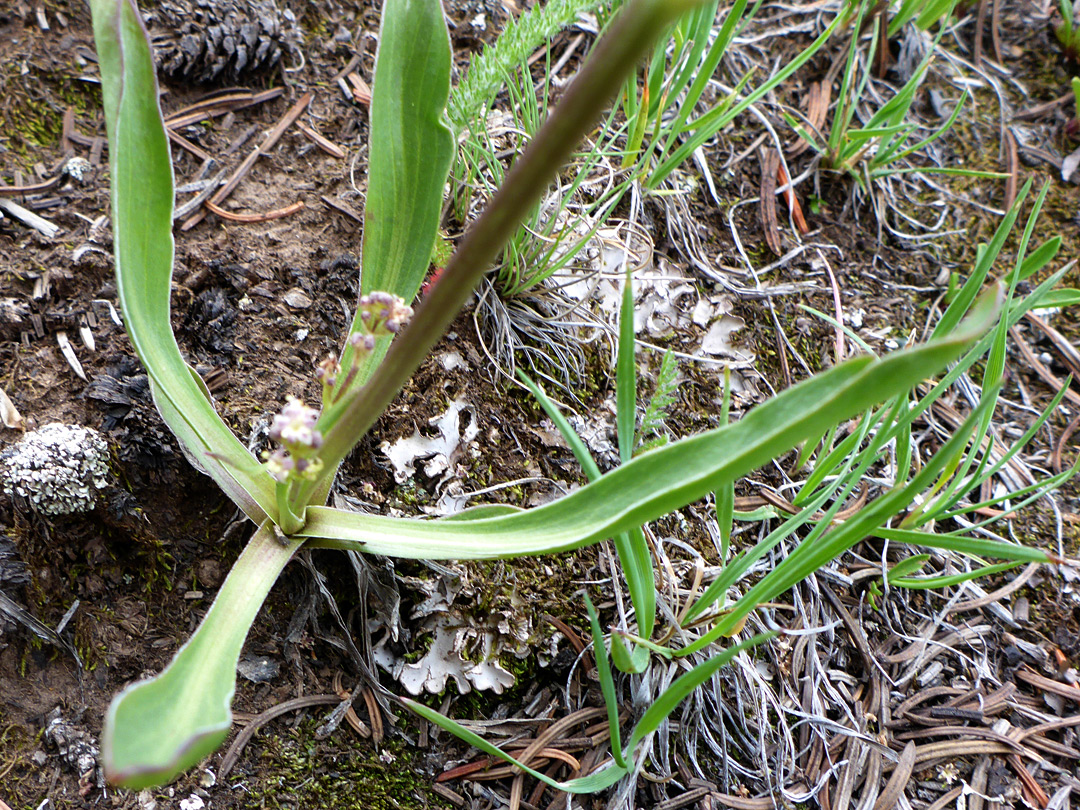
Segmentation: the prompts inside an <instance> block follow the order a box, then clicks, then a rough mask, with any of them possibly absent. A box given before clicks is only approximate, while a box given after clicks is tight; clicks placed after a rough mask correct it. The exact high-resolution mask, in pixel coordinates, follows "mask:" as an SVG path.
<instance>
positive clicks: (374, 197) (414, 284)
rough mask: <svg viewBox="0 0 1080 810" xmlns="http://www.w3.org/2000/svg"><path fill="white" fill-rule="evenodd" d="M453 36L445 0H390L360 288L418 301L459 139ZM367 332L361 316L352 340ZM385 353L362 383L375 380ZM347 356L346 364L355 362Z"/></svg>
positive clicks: (378, 67) (375, 102)
mask: <svg viewBox="0 0 1080 810" xmlns="http://www.w3.org/2000/svg"><path fill="white" fill-rule="evenodd" d="M449 95H450V36H449V34H448V33H447V31H446V22H445V20H444V19H443V10H442V4H441V3H439V1H438V0H385V3H384V4H383V16H382V25H381V27H380V29H379V49H378V53H377V55H376V61H375V85H374V88H373V90H372V99H371V139H370V147H369V148H370V157H369V161H368V166H369V168H368V191H367V201H366V203H365V206H364V248H363V257H362V262H363V269H362V272H361V289H362V291H363V292H364V293H371V292H375V291H377V290H381V291H385V292H390V293H393V294H394V295H400V296H401V297H402V298H404V299H405V300H406V301H407V302H411V301H412V300H413V298H415V297H416V293H417V291H418V290H419V289H420V284H421V283H422V282H423V280H424V276H425V275H426V274H427V270H428V267H429V265H430V261H431V250H432V247H433V246H434V244H435V236H436V234H437V233H438V229H439V217H440V215H441V212H442V201H443V187H444V186H445V185H446V178H447V176H448V175H449V174H450V161H451V160H452V158H453V156H454V138H453V135H452V134H451V132H450V127H449V126H448V125H447V122H446V118H445V110H446V100H447V98H448V97H449ZM360 327H361V322H360V313H359V312H357V314H356V316H355V317H354V318H353V323H352V327H351V329H350V330H349V331H350V333H352V332H355V331H357V330H358V329H360ZM387 345H388V341H382V345H381V347H380V348H381V351H379V350H377V351H376V352H375V353H374V354H373V355H371V360H370V362H368V363H366V364H365V368H364V369H362V370H361V373H360V375H359V378H358V382H359V383H363V382H365V381H366V380H367V378H368V376H370V372H371V371H372V370H373V369H374V367H375V365H377V362H378V360H379V359H381V357H382V355H383V353H385V351H386V346H387ZM351 354H352V351H351V348H346V349H345V350H344V351H343V352H342V355H343V359H342V365H343V366H345V365H346V364H347V363H348V361H349V358H350V357H351Z"/></svg>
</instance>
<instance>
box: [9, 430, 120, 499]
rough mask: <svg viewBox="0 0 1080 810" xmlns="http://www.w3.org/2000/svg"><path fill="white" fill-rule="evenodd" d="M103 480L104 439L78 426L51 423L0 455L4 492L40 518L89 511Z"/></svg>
mask: <svg viewBox="0 0 1080 810" xmlns="http://www.w3.org/2000/svg"><path fill="white" fill-rule="evenodd" d="M108 476H109V446H108V445H107V444H106V443H105V439H104V438H103V437H102V435H101V434H100V433H98V432H97V431H96V430H93V429H92V428H86V427H80V426H78V425H62V424H60V423H58V422H54V423H53V424H51V425H46V426H45V427H43V428H41V429H40V430H36V431H34V432H32V433H27V434H26V436H24V437H23V438H22V440H21V441H20V442H19V443H18V444H16V445H14V446H13V447H12V448H10V449H9V450H6V451H4V452H3V453H2V454H0V484H2V485H3V489H4V493H5V494H7V495H13V496H18V497H20V498H25V499H26V500H28V501H29V502H30V505H31V506H32V507H33V508H34V509H35V510H37V511H38V512H41V513H42V514H44V515H70V514H74V513H76V512H89V511H90V510H91V509H93V508H94V502H95V500H96V499H97V493H98V490H100V489H104V488H105V487H106V486H107V484H108Z"/></svg>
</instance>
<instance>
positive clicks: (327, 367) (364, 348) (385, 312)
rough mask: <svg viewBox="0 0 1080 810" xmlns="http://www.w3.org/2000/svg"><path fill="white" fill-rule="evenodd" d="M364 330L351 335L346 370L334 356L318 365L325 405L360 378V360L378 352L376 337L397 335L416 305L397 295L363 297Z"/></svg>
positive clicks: (362, 318) (361, 306) (385, 294)
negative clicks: (348, 360)
mask: <svg viewBox="0 0 1080 810" xmlns="http://www.w3.org/2000/svg"><path fill="white" fill-rule="evenodd" d="M358 309H359V312H360V330H359V331H356V332H353V333H352V334H351V335H349V347H350V348H351V349H352V350H353V354H352V356H351V361H350V362H349V363H348V369H346V370H343V369H342V367H341V363H339V362H338V359H337V357H335V356H334V355H330V356H329V357H327V358H326V359H325V360H323V361H322V362H320V363H319V364H318V365H317V366H316V367H315V378H316V379H317V380H318V381H319V382H320V383H321V384H322V401H323V405H324V406H325V405H328V404H330V403H332V402H335V401H337V400H338V399H339V398H340V397H341V395H342V394H344V393H345V391H346V390H347V389H348V387H349V385H350V384H351V383H352V381H353V380H354V379H355V378H356V373H357V362H358V361H360V360H362V359H363V358H365V357H367V356H368V355H370V354H371V353H372V352H373V351H375V339H376V338H379V337H388V336H390V335H394V334H397V332H398V330H400V329H401V327H402V326H404V325H405V324H406V323H408V321H409V318H411V317H412V314H413V310H412V307H410V306H407V305H406V304H405V302H404V301H403V300H402V299H401V298H398V297H397V296H396V295H391V294H390V293H386V292H373V293H371V294H369V295H364V296H361V298H360V303H359V306H358Z"/></svg>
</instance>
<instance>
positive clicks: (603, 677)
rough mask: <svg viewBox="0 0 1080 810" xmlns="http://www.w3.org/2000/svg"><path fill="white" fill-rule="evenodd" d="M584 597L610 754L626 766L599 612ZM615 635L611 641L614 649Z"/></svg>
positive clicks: (622, 765) (623, 767)
mask: <svg viewBox="0 0 1080 810" xmlns="http://www.w3.org/2000/svg"><path fill="white" fill-rule="evenodd" d="M583 596H584V597H585V611H586V612H587V613H588V614H589V629H590V630H591V631H592V637H593V657H594V658H595V659H596V675H597V677H598V678H599V679H600V691H601V692H603V694H604V706H605V707H606V708H607V715H608V730H609V731H610V733H611V754H612V756H613V757H614V759H615V764H616V765H617V766H618V767H620V768H622V769H624V770H626V769H627V768H628V766H627V764H626V759H625V758H624V757H623V750H622V731H621V730H620V729H619V699H618V698H617V697H616V696H615V679H614V678H612V677H611V665H610V664H609V663H608V655H607V650H606V649H605V648H604V631H603V630H601V629H600V614H599V613H597V612H596V608H595V607H593V603H592V600H591V599H590V598H589V594H587V593H585V594H583ZM615 638H616V637H615V636H612V638H611V643H612V646H613V649H614V645H615V643H616V641H615ZM623 649H624V650H625V647H624V648H623Z"/></svg>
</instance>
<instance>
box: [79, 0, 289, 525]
mask: <svg viewBox="0 0 1080 810" xmlns="http://www.w3.org/2000/svg"><path fill="white" fill-rule="evenodd" d="M90 6H91V11H92V13H93V18H94V40H95V42H96V44H97V48H98V59H99V62H100V65H101V85H102V96H103V98H104V102H105V124H106V129H107V131H108V136H109V170H110V172H111V177H112V181H111V184H110V187H111V188H110V191H111V199H112V220H113V234H114V240H115V253H116V280H117V288H118V290H119V293H120V305H121V308H122V309H123V312H124V320H125V326H126V327H127V331H128V335H130V337H131V342H132V344H133V345H134V346H135V351H136V353H137V354H138V355H139V359H140V360H142V362H143V365H144V366H145V367H146V371H147V374H148V375H149V376H150V379H151V380H152V381H153V384H154V394H155V400H156V401H157V403H158V405H159V410H160V411H161V412H162V417H163V418H164V419H165V420H166V422H167V423H168V424H169V426H170V427H171V428H172V429H173V432H174V433H176V435H177V437H178V438H179V439H180V441H182V442H184V444H185V447H186V449H187V450H188V452H190V453H191V454H192V455H193V456H194V457H195V458H196V459H198V460H199V461H200V462H202V463H203V466H204V467H205V468H206V469H207V471H208V472H210V473H211V474H212V475H214V477H215V479H216V480H218V482H219V483H220V484H222V487H223V488H224V489H225V491H226V492H228V493H229V495H230V497H233V498H234V500H236V501H237V503H238V505H240V506H241V507H242V508H245V509H246V510H248V509H250V501H251V500H254V501H256V502H257V503H258V505H259V507H261V509H262V511H263V512H265V513H266V514H268V515H274V514H275V507H274V488H273V481H272V480H271V479H270V477H269V476H268V475H267V474H266V473H265V472H264V471H263V469H262V466H261V465H260V464H259V462H258V461H257V460H256V459H255V458H253V457H252V455H251V454H250V453H249V452H248V451H247V449H246V448H245V447H244V446H243V445H242V444H241V443H240V441H239V440H238V439H237V438H236V437H235V436H234V435H233V433H232V431H231V430H229V428H228V426H227V425H226V424H225V423H224V422H223V421H221V418H220V417H219V416H218V415H217V413H216V412H215V411H214V408H213V406H212V405H211V404H210V401H209V400H208V399H207V397H206V396H205V395H204V393H203V389H202V387H201V386H200V383H197V382H196V381H195V380H194V379H192V374H191V373H190V372H189V370H188V366H187V364H186V363H185V362H184V358H183V357H182V356H181V355H180V349H179V347H178V346H177V345H176V339H175V338H174V337H173V333H172V326H171V324H170V321H169V296H170V292H171V286H170V285H171V281H172V264H173V237H172V213H173V172H172V160H171V159H170V157H169V142H168V138H167V137H166V135H165V125H164V122H163V121H162V117H161V109H160V107H159V106H158V85H157V77H156V75H155V73H154V60H153V58H152V56H151V53H150V45H149V42H148V40H147V33H146V29H145V27H144V26H143V22H142V17H141V16H140V14H139V10H138V8H137V7H136V5H135V3H134V2H133V0H92V2H91V4H90ZM211 449H212V450H213V452H214V453H215V454H216V455H217V457H218V458H220V459H223V460H224V461H225V462H226V464H225V465H224V466H223V465H221V464H216V463H214V462H212V461H210V460H209V459H207V456H206V454H207V452H208V451H210V450H211ZM229 479H235V481H236V482H237V483H238V484H239V485H240V489H242V490H245V491H246V492H247V493H249V495H250V497H247V498H246V499H238V498H237V493H238V491H239V490H238V488H237V487H236V486H234V485H231V482H230V480H229ZM242 500H243V501H244V502H242ZM249 513H250V512H249ZM256 514H258V513H256Z"/></svg>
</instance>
